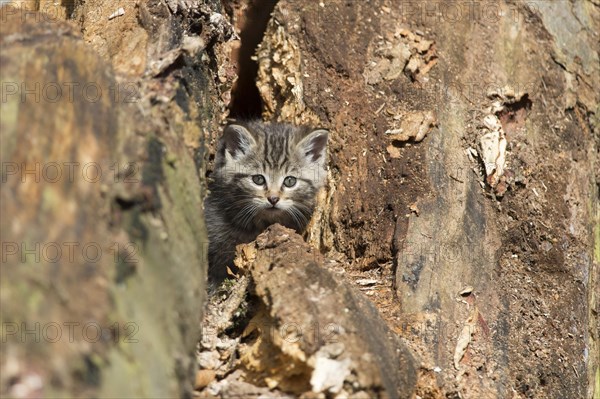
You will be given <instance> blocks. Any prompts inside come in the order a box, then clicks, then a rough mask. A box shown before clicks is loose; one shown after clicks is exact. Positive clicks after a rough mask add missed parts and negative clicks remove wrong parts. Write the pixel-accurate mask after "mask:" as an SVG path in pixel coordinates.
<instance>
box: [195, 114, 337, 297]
mask: <svg viewBox="0 0 600 399" xmlns="http://www.w3.org/2000/svg"><path fill="white" fill-rule="evenodd" d="M327 139H328V132H327V131H326V130H322V129H317V130H314V129H310V128H308V127H305V126H292V125H289V124H281V123H264V122H259V121H247V122H242V123H238V124H233V125H229V126H227V127H225V129H224V131H223V135H222V136H221V138H220V140H219V144H218V148H217V154H216V158H215V170H214V173H213V175H212V176H213V180H212V182H211V183H209V190H210V194H209V195H208V197H207V198H206V200H205V217H206V225H207V229H208V238H209V254H208V258H209V283H210V286H212V287H215V286H216V285H217V284H219V283H220V282H222V281H223V280H224V279H225V278H226V277H227V268H228V267H229V268H230V269H232V270H233V271H235V267H234V266H233V259H234V256H235V247H236V245H238V244H241V243H247V242H250V241H252V240H254V239H255V238H256V236H257V235H258V234H260V233H261V232H262V231H263V230H264V229H265V228H267V227H268V226H270V225H272V224H275V223H280V224H282V225H284V226H286V227H289V228H292V229H294V230H296V231H298V232H302V231H303V230H304V229H305V227H306V225H307V224H308V222H309V220H310V218H311V216H312V213H313V211H314V206H315V198H316V195H317V192H318V190H319V189H320V188H321V187H322V186H323V185H324V184H325V182H326V168H325V165H326V157H327Z"/></svg>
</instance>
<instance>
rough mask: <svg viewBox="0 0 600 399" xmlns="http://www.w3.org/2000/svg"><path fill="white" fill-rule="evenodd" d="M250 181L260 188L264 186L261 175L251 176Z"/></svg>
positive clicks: (263, 179)
mask: <svg viewBox="0 0 600 399" xmlns="http://www.w3.org/2000/svg"><path fill="white" fill-rule="evenodd" d="M252 181H253V182H254V184H256V185H258V186H262V185H264V184H265V177H264V176H263V175H254V176H252Z"/></svg>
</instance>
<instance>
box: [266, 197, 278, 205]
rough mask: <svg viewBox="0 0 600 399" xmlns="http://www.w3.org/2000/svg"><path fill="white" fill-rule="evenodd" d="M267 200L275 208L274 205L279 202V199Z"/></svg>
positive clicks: (270, 198)
mask: <svg viewBox="0 0 600 399" xmlns="http://www.w3.org/2000/svg"><path fill="white" fill-rule="evenodd" d="M267 199H268V200H269V202H270V203H271V205H273V206H275V204H276V203H278V202H279V197H268V198H267Z"/></svg>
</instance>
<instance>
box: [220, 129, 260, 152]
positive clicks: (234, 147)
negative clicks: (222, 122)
mask: <svg viewBox="0 0 600 399" xmlns="http://www.w3.org/2000/svg"><path fill="white" fill-rule="evenodd" d="M222 140H223V145H224V147H225V150H226V151H227V152H228V153H229V154H230V155H231V156H232V157H233V158H234V159H235V158H239V157H240V156H242V155H244V154H247V153H248V151H250V149H251V148H252V147H253V146H254V145H256V141H255V140H254V137H252V134H250V132H249V131H248V129H246V128H245V127H243V126H241V125H228V126H227V127H226V128H225V130H224V131H223V137H222Z"/></svg>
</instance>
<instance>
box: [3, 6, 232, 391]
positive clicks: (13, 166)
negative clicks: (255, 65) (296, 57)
mask: <svg viewBox="0 0 600 399" xmlns="http://www.w3.org/2000/svg"><path fill="white" fill-rule="evenodd" d="M170 3H174V4H171V5H172V6H173V7H174V8H176V10H170V9H169V8H168V7H167V6H166V5H164V4H163V3H161V2H146V1H142V2H138V3H136V4H134V3H124V4H117V3H114V2H112V1H104V2H103V1H94V0H92V1H89V0H88V1H85V2H81V3H79V2H75V3H69V5H70V7H66V8H65V7H63V6H62V5H58V4H57V3H56V2H42V4H41V5H40V4H37V6H36V4H33V3H31V2H15V3H10V4H8V5H7V4H5V6H4V7H3V8H2V9H0V10H1V13H2V24H1V36H0V45H1V54H0V64H1V67H2V70H1V77H2V111H1V129H2V132H1V140H2V148H1V156H2V192H1V198H2V206H1V212H2V220H1V232H2V279H1V302H2V320H1V321H2V346H3V349H2V355H1V356H2V358H1V362H2V375H1V378H2V379H1V388H2V394H3V396H4V395H6V396H11V397H38V396H43V397H70V396H90V397H98V396H102V397H177V396H187V395H189V393H190V392H191V389H192V381H193V376H194V374H193V371H194V370H195V368H196V366H195V356H194V354H195V349H196V345H197V342H198V338H199V333H200V331H199V330H200V320H201V315H202V306H203V301H204V296H205V289H204V284H205V277H206V276H205V273H206V259H205V251H204V249H205V248H206V233H205V227H204V222H203V211H202V198H203V191H204V186H203V184H202V182H203V178H204V176H203V175H202V174H201V173H203V172H202V171H200V165H201V161H202V158H203V156H204V152H203V142H204V138H205V132H208V131H211V130H213V129H214V127H215V126H216V125H218V122H219V121H218V118H220V114H221V109H222V108H223V106H222V103H221V102H220V100H219V99H218V96H217V93H218V91H217V89H216V87H215V80H214V78H213V76H215V75H216V66H215V64H214V60H215V59H216V57H215V55H214V52H215V51H216V49H217V48H218V46H220V45H221V43H223V42H224V41H225V40H226V39H227V37H228V35H229V33H227V32H228V30H230V29H229V25H228V24H227V22H226V21H225V20H224V19H222V20H217V19H215V18H214V16H213V19H212V22H209V19H210V16H211V15H213V14H214V13H216V12H218V11H220V9H219V8H218V7H213V8H211V6H210V5H208V4H207V3H208V2H206V3H202V4H198V5H196V6H197V7H196V8H194V9H193V10H190V9H189V7H188V8H186V7H185V5H184V4H179V5H178V4H177V2H170ZM65 4H66V3H65ZM119 7H123V13H122V12H120V11H119V10H118V9H119ZM38 8H41V9H42V10H43V11H45V12H46V13H35V12H30V11H29V10H30V9H38ZM115 12H116V14H115V15H113V16H112V17H111V15H112V14H113V13H115ZM119 14H123V15H119ZM66 15H71V17H72V21H71V22H64V21H62V20H61V19H63V18H64V17H65V16H66ZM214 15H220V14H214ZM190 27H191V28H190ZM184 30H186V31H187V32H188V33H187V34H184V33H183V32H184ZM79 31H82V32H83V35H82V34H81V33H80V32H79ZM200 31H202V35H199V32H200ZM86 42H87V43H86ZM207 54H210V58H209V56H208V55H207ZM203 57H204V61H202V59H203ZM209 60H212V61H210V62H209ZM211 62H212V64H211ZM206 137H208V135H206Z"/></svg>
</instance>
